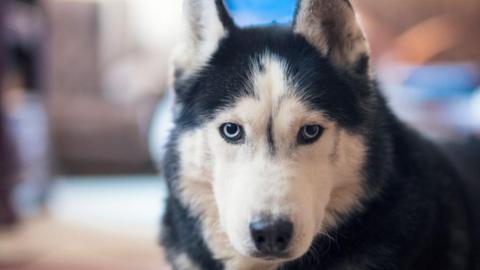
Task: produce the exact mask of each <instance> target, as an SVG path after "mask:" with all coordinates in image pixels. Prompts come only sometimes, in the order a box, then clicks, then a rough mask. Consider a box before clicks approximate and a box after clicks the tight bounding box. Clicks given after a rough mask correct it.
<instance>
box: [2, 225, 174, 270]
mask: <svg viewBox="0 0 480 270" xmlns="http://www.w3.org/2000/svg"><path fill="white" fill-rule="evenodd" d="M0 269H1V270H7V269H8V270H150V269H151V270H167V269H169V267H167V266H166V264H165V263H164V260H163V253H162V251H161V249H160V248H159V247H158V245H157V243H156V237H144V236H143V237H138V238H137V237H132V236H125V235H116V234H111V233H106V232H104V231H100V230H98V231H97V230H94V229H91V228H88V227H82V226H79V225H73V224H67V223H65V222H61V221H58V220H55V219H54V218H49V217H41V218H36V219H33V220H30V221H28V222H26V223H24V224H23V225H21V226H19V227H16V228H13V229H8V230H6V229H2V230H0Z"/></svg>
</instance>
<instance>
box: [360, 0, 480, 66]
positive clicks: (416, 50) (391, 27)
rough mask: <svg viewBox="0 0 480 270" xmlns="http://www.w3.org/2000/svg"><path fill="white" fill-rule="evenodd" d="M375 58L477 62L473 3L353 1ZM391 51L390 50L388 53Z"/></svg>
mask: <svg viewBox="0 0 480 270" xmlns="http://www.w3.org/2000/svg"><path fill="white" fill-rule="evenodd" d="M354 4H355V5H356V6H358V8H359V9H360V11H361V13H362V18H363V19H364V24H365V26H366V28H367V36H368V38H369V39H370V43H371V45H372V51H373V53H374V56H375V58H376V59H378V58H380V57H382V55H383V54H384V53H386V52H388V51H391V52H393V57H395V58H396V59H398V60H400V61H404V62H409V63H412V64H422V63H425V62H445V61H449V62H451V61H455V62H458V61H468V62H471V61H475V62H480V50H478V44H480V27H478V26H479V25H480V2H479V1H477V0H463V1H456V0H423V1H417V0H392V1H383V0H356V1H354ZM392 49H393V50H392Z"/></svg>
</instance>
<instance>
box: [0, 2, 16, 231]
mask: <svg viewBox="0 0 480 270" xmlns="http://www.w3.org/2000/svg"><path fill="white" fill-rule="evenodd" d="M6 6H7V2H6V1H0V225H7V224H12V223H13V222H15V220H16V215H15V213H14V210H13V203H12V201H11V199H12V191H13V186H14V172H15V162H14V160H15V155H14V151H13V149H12V143H11V140H10V137H9V134H8V132H7V122H6V119H5V117H4V106H3V98H2V97H3V87H2V86H3V78H4V73H5V71H6V56H7V55H6V47H7V46H6V36H5V28H4V26H5V24H4V22H5V15H6Z"/></svg>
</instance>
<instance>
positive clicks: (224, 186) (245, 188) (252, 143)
mask: <svg viewBox="0 0 480 270" xmlns="http://www.w3.org/2000/svg"><path fill="white" fill-rule="evenodd" d="M260 62H261V63H262V64H263V66H264V69H263V72H261V71H260V69H258V68H253V69H252V70H253V72H252V78H251V80H252V82H253V85H254V89H255V93H256V96H255V97H243V98H241V99H239V100H238V102H237V103H236V104H235V105H234V106H233V107H232V108H230V109H228V110H224V111H222V112H220V113H218V115H217V116H216V117H215V119H213V120H212V121H211V122H209V123H208V124H206V125H204V126H203V127H202V128H198V129H196V130H195V131H192V132H189V133H186V134H183V135H182V137H181V138H180V141H179V154H180V170H179V184H178V187H177V188H178V191H179V192H180V195H181V198H182V200H183V202H184V203H185V204H186V205H188V206H189V208H190V209H191V211H192V212H193V214H195V215H197V216H199V217H200V220H201V222H202V226H203V236H204V238H205V240H206V242H207V245H208V246H209V248H210V249H211V250H212V252H213V254H214V257H215V258H216V259H221V260H223V261H224V262H225V263H226V269H232V270H233V269H235V270H240V269H245V270H247V269H252V270H253V269H255V270H264V269H274V268H275V267H276V266H277V265H278V263H279V262H280V261H276V262H271V261H269V262H267V261H262V260H260V259H255V258H252V257H250V254H252V252H253V251H254V244H253V242H252V240H251V239H250V233H249V229H248V228H249V223H250V222H251V221H252V219H253V218H255V217H256V216H257V215H259V214H261V213H267V214H270V215H272V216H288V217H290V219H291V220H292V222H293V223H294V237H293V240H292V247H291V258H290V259H294V258H297V257H300V256H302V255H303V254H304V253H305V252H306V251H307V250H308V249H309V248H310V245H311V242H312V240H313V239H314V237H315V236H316V235H317V234H319V233H323V232H325V230H326V229H327V228H328V227H332V226H335V225H336V223H337V222H338V218H337V217H338V215H339V214H346V213H348V212H349V211H351V210H352V209H353V208H354V207H358V203H359V200H360V198H361V196H362V195H363V188H362V181H361V180H362V179H361V176H360V175H361V174H360V170H361V167H362V164H363V161H364V159H365V157H364V156H365V148H364V144H363V141H362V138H361V137H360V136H358V135H353V134H350V133H348V132H347V131H345V130H343V129H341V128H340V127H338V126H337V125H336V124H335V123H333V122H331V121H329V120H327V119H326V118H325V117H324V116H323V115H322V113H321V112H317V111H312V110H310V109H309V108H308V107H307V106H306V105H305V104H303V103H302V102H301V100H300V99H299V97H297V96H296V95H295V94H294V93H295V91H293V90H294V88H295V85H293V84H291V83H290V80H289V78H288V77H287V76H286V68H287V67H286V63H285V62H284V61H282V60H281V59H280V58H278V57H274V56H272V55H269V54H265V55H264V56H263V57H262V58H261V59H260ZM270 119H271V120H272V127H273V138H274V141H275V146H276V151H275V152H274V153H273V154H272V152H271V151H269V148H268V147H269V146H268V143H267V128H268V124H269V121H270ZM225 122H234V123H238V124H240V125H242V126H243V128H244V130H245V132H246V141H245V143H244V144H239V145H233V144H229V143H227V142H226V141H225V140H224V139H223V138H222V137H221V136H220V134H219V130H218V129H219V126H220V125H222V124H223V123H225ZM312 124H318V125H321V126H323V127H324V128H325V131H324V134H323V135H322V137H321V138H320V139H319V140H318V141H317V142H316V143H314V144H312V145H298V144H297V143H296V138H297V134H298V131H299V130H300V128H301V127H302V126H304V125H312Z"/></svg>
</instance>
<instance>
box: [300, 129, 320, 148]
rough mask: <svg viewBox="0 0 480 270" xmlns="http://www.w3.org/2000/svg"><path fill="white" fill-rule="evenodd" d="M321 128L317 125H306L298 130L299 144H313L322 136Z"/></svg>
mask: <svg viewBox="0 0 480 270" xmlns="http://www.w3.org/2000/svg"><path fill="white" fill-rule="evenodd" d="M323 130H324V129H323V128H322V127H321V126H319V125H307V126H303V127H301V128H300V131H299V133H298V143H299V144H311V143H314V142H315V141H316V140H318V138H320V136H322V133H323Z"/></svg>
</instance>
